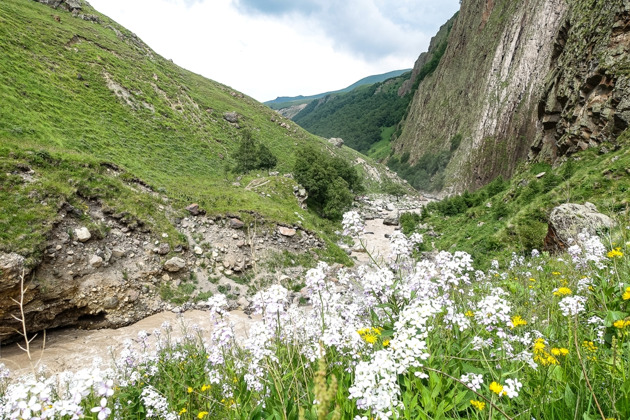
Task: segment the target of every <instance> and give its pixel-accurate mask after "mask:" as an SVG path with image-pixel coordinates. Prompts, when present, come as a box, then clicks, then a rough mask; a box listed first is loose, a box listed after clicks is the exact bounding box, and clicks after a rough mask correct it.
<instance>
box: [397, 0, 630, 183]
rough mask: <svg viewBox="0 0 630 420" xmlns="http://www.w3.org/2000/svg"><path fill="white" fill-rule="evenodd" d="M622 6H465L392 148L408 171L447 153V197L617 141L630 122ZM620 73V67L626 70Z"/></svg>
mask: <svg viewBox="0 0 630 420" xmlns="http://www.w3.org/2000/svg"><path fill="white" fill-rule="evenodd" d="M629 11H630V2H628V1H624V0H613V1H605V0H597V1H585V0H572V1H564V0H525V1H520V2H514V1H509V0H468V1H466V0H465V1H463V2H462V5H461V10H460V13H459V15H458V17H457V20H456V22H455V24H454V26H453V29H452V30H451V32H450V35H449V38H448V48H447V49H446V52H445V54H444V56H443V57H442V60H441V61H440V64H439V66H438V68H437V69H436V71H435V72H434V73H433V75H432V76H430V77H427V78H426V79H425V80H424V81H423V82H422V83H421V84H420V86H419V88H418V90H417V92H416V94H415V96H414V99H413V102H412V104H411V107H410V110H409V113H408V116H407V118H406V120H405V121H404V124H403V125H402V131H401V134H400V136H399V137H398V139H397V140H396V141H395V142H394V143H393V149H394V151H395V152H396V154H397V155H399V156H400V155H402V154H403V153H405V152H409V154H410V158H409V164H410V165H413V164H414V163H416V162H418V160H419V159H420V158H421V157H423V156H425V155H427V154H429V153H433V154H435V153H436V151H440V150H441V151H449V148H450V147H451V146H452V144H451V142H450V140H451V139H453V138H455V137H456V136H461V143H459V148H457V150H452V149H451V155H450V161H449V162H448V165H447V166H446V170H445V172H444V176H445V182H444V185H445V191H446V192H461V191H463V190H465V189H475V188H478V187H480V186H482V185H484V184H486V183H487V182H489V181H490V180H492V179H494V178H495V177H496V176H498V175H503V176H504V177H509V176H511V175H512V173H513V171H514V170H515V168H516V167H517V166H518V164H519V163H520V162H522V161H523V160H525V159H527V158H529V159H535V160H544V161H548V162H552V163H553V162H554V161H555V160H556V159H558V158H560V157H562V156H564V155H566V154H570V153H572V152H575V151H577V150H581V149H584V148H587V147H593V146H597V145H599V144H600V143H601V142H603V141H614V140H615V138H616V136H617V135H618V134H619V133H620V132H621V131H623V130H624V129H625V128H626V127H627V125H628V120H629V118H630V92H629V89H628V88H629V87H630V82H629V81H628V78H627V76H626V75H625V74H624V73H625V72H626V71H625V70H623V69H624V68H625V67H627V56H628V51H629V49H630V48H629V45H630V29H629V20H628V14H629ZM624 63H626V64H624Z"/></svg>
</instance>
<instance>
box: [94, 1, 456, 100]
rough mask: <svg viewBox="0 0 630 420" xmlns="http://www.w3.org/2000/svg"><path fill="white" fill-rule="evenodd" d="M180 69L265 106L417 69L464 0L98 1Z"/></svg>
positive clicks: (99, 6) (105, 11) (97, 6)
mask: <svg viewBox="0 0 630 420" xmlns="http://www.w3.org/2000/svg"><path fill="white" fill-rule="evenodd" d="M88 1H89V3H90V4H91V5H92V6H93V7H94V8H95V9H97V10H98V11H99V12H101V13H103V14H105V15H107V16H109V17H110V18H111V19H113V20H115V21H116V22H118V23H119V24H121V25H123V26H124V27H126V28H127V29H129V30H130V31H132V32H134V33H135V34H136V35H138V36H139V37H140V38H141V39H142V40H143V41H144V42H146V43H147V44H148V45H149V46H150V47H151V48H152V49H153V50H154V51H156V52H157V53H158V54H160V55H162V56H163V57H165V58H167V59H172V60H173V61H174V62H175V63H176V64H177V65H179V66H181V67H184V68H186V69H188V70H190V71H193V72H195V73H198V74H201V75H203V76H205V77H208V78H210V79H212V80H215V81H217V82H220V83H223V84H225V85H228V86H231V87H232V88H234V89H236V90H238V91H240V92H243V93H245V94H247V95H249V96H252V97H253V98H254V99H257V100H259V101H261V102H263V101H268V100H272V99H275V98H276V97H277V96H297V95H314V94H317V93H322V92H327V91H332V90H337V89H342V88H345V87H346V86H349V85H351V84H352V83H354V82H356V81H357V80H359V79H361V78H363V77H366V76H371V75H374V74H381V73H386V72H389V71H392V70H401V69H406V68H412V67H413V63H414V62H415V60H416V59H417V58H418V55H420V53H422V52H423V51H426V50H427V48H428V46H429V41H430V39H431V37H432V36H433V35H435V33H436V32H437V30H438V29H439V27H440V26H441V25H442V24H444V23H445V22H446V21H447V20H448V19H449V18H450V17H451V16H452V15H453V14H454V13H455V12H456V11H457V10H458V9H459V0H440V1H435V0H88Z"/></svg>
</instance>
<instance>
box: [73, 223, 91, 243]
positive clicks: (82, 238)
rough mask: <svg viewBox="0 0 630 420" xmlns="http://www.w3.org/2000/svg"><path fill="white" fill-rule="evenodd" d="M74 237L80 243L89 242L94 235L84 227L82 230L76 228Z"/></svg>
mask: <svg viewBox="0 0 630 420" xmlns="http://www.w3.org/2000/svg"><path fill="white" fill-rule="evenodd" d="M74 236H75V237H76V238H77V241H79V242H87V241H89V240H90V238H91V237H92V234H91V233H90V231H89V229H88V228H86V227H85V226H83V227H80V228H76V229H75V230H74Z"/></svg>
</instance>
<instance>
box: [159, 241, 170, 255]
mask: <svg viewBox="0 0 630 420" xmlns="http://www.w3.org/2000/svg"><path fill="white" fill-rule="evenodd" d="M169 252H171V246H170V245H169V244H167V243H166V242H162V243H160V246H159V247H158V249H157V253H158V254H159V255H166V254H168V253H169Z"/></svg>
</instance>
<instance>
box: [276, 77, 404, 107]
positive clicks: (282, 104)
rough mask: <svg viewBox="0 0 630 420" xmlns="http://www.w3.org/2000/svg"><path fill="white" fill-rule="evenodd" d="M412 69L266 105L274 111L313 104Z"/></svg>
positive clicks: (366, 78)
mask: <svg viewBox="0 0 630 420" xmlns="http://www.w3.org/2000/svg"><path fill="white" fill-rule="evenodd" d="M410 71H411V69H405V70H394V71H390V72H387V73H383V74H375V75H372V76H367V77H364V78H363V79H361V80H358V81H356V82H354V83H353V84H351V85H350V86H348V87H345V88H343V89H339V90H334V91H331V92H324V93H318V94H316V95H310V96H303V95H299V96H278V97H277V98H276V99H274V100H272V101H267V102H265V103H264V104H265V105H267V106H268V107H270V108H272V109H282V108H287V107H290V106H294V105H300V104H306V103H309V102H311V101H312V100H314V99H319V98H323V97H324V96H328V95H331V94H333V93H343V92H350V91H352V90H354V89H356V88H358V87H359V86H365V85H371V84H374V83H379V82H384V81H385V80H387V79H391V78H393V77H398V76H400V75H402V74H404V73H407V72H410Z"/></svg>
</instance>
